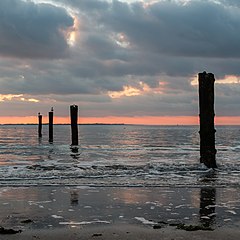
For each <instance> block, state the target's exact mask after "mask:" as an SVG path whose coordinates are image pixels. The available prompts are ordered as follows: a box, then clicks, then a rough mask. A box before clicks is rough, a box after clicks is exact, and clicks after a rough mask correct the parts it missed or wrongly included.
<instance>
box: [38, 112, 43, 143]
mask: <svg viewBox="0 0 240 240" xmlns="http://www.w3.org/2000/svg"><path fill="white" fill-rule="evenodd" d="M38 137H39V138H41V137H42V115H41V113H40V112H39V113H38Z"/></svg>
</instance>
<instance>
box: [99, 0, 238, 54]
mask: <svg viewBox="0 0 240 240" xmlns="http://www.w3.org/2000/svg"><path fill="white" fill-rule="evenodd" d="M102 21H103V22H104V24H106V25H107V26H109V27H111V29H112V30H113V31H119V32H124V33H126V34H127V36H128V37H129V38H130V40H131V41H132V42H133V44H134V45H136V46H137V47H140V48H142V49H143V51H156V52H158V53H159V54H164V55H170V56H188V57H240V46H239V44H238V43H239V40H240V34H239V31H238V28H239V22H240V10H239V9H238V8H234V9H233V8H230V7H228V6H227V5H225V6H224V5H221V4H217V3H214V2H212V1H200V0H199V1H190V2H189V3H188V4H185V5H183V4H179V3H177V2H175V1H159V2H157V3H155V4H152V5H151V6H149V7H148V8H147V9H144V8H143V6H142V5H140V4H137V3H135V4H131V5H130V4H127V3H122V2H120V1H117V0H116V1H113V3H112V7H111V10H110V11H108V12H106V13H105V14H104V15H103V16H102Z"/></svg>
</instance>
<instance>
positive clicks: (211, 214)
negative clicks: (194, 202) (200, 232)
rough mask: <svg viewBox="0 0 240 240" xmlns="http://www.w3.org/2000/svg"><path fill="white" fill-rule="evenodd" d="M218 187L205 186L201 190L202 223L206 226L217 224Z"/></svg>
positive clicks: (200, 211)
mask: <svg viewBox="0 0 240 240" xmlns="http://www.w3.org/2000/svg"><path fill="white" fill-rule="evenodd" d="M215 204H216V189H215V188H213V187H203V188H201V190H200V210H199V215H200V223H201V224H202V225H203V226H204V227H211V226H213V225H214V224H215V218H216V213H215Z"/></svg>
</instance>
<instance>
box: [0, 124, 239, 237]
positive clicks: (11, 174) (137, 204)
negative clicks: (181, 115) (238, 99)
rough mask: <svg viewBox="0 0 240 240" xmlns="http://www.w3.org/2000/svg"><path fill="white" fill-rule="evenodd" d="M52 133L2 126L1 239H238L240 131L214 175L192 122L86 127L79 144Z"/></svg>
mask: <svg viewBox="0 0 240 240" xmlns="http://www.w3.org/2000/svg"><path fill="white" fill-rule="evenodd" d="M54 129H55V135H54V140H53V142H48V136H47V134H43V137H42V138H41V139H38V138H37V136H36V126H24V125H22V126H21V125H20V126H1V127H0V147H1V151H0V164H1V168H0V175H1V177H0V216H1V217H0V221H1V222H0V239H7V240H8V239H9V240H11V239H20V240H21V239H24V240H25V239H46V240H47V239H54V238H56V239H67V240H68V239H69V240H70V239H71V240H74V239H146V240H147V239H169V240H172V239H193V240H194V239H224V240H225V239H238V236H239V235H240V232H239V226H240V191H239V181H240V164H239V151H240V147H239V146H240V140H239V134H238V132H239V128H238V127H232V126H231V127H218V128H217V134H218V138H217V139H216V141H217V150H218V152H217V164H218V168H217V169H215V170H213V169H207V168H206V167H205V166H203V165H201V164H200V163H199V134H198V127H196V126H187V127H180V126H176V127H172V126H127V125H124V126H81V127H80V132H81V134H80V143H79V146H78V147H75V148H72V147H71V145H69V126H60V125H59V126H54ZM43 130H44V131H46V130H47V129H43ZM44 131H43V133H44ZM226 136H228V138H226Z"/></svg>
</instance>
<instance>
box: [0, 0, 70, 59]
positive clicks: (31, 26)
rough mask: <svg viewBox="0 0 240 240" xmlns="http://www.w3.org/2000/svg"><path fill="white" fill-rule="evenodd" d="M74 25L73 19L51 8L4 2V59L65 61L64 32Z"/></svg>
mask: <svg viewBox="0 0 240 240" xmlns="http://www.w3.org/2000/svg"><path fill="white" fill-rule="evenodd" d="M72 25H73V19H72V17H71V16H70V15H69V14H68V13H67V12H66V10H64V9H63V8H59V7H56V6H53V5H50V4H35V3H33V2H31V1H27V2H25V1H21V0H1V1H0V36H1V38H0V56H11V57H19V58H61V57H64V56H66V54H67V50H68V45H67V42H66V39H65V37H64V34H63V32H62V31H64V30H66V29H67V28H68V27H71V26H72Z"/></svg>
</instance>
